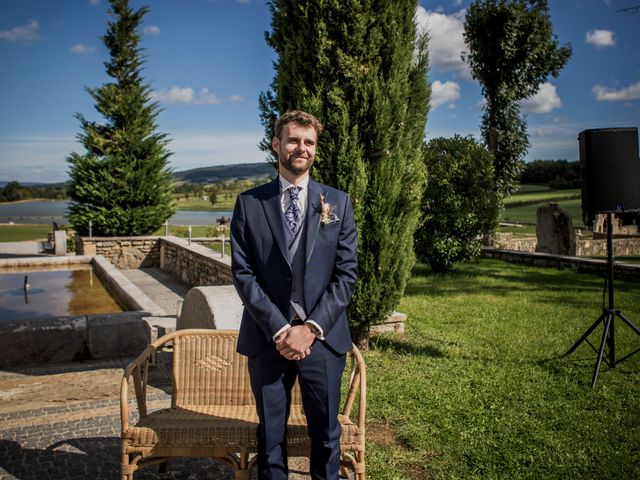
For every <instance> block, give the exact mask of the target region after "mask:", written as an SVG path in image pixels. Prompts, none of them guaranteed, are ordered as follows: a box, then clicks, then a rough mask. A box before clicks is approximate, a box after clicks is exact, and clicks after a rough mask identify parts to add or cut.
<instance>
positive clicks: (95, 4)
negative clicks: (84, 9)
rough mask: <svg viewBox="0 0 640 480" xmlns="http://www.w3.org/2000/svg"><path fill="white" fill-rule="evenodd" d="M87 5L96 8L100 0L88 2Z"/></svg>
mask: <svg viewBox="0 0 640 480" xmlns="http://www.w3.org/2000/svg"><path fill="white" fill-rule="evenodd" d="M89 4H90V5H93V6H94V7H97V6H98V5H99V4H100V0H89Z"/></svg>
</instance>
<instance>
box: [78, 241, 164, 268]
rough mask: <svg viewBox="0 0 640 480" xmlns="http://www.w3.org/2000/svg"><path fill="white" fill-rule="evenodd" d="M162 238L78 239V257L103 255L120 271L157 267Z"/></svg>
mask: <svg viewBox="0 0 640 480" xmlns="http://www.w3.org/2000/svg"><path fill="white" fill-rule="evenodd" d="M160 238H161V237H80V236H77V237H76V253H77V254H78V255H101V256H103V257H104V258H106V259H107V260H109V263H111V264H112V265H113V266H115V267H116V268H118V269H119V270H130V269H134V268H146V267H155V266H158V265H159V263H160Z"/></svg>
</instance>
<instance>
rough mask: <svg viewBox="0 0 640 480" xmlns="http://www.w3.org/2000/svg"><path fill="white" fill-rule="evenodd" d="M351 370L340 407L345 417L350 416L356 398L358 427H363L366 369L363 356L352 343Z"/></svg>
mask: <svg viewBox="0 0 640 480" xmlns="http://www.w3.org/2000/svg"><path fill="white" fill-rule="evenodd" d="M351 361H352V370H351V376H350V379H349V389H348V391H347V398H346V400H345V404H344V407H343V408H342V414H343V415H344V416H346V417H350V416H351V411H352V409H353V405H354V403H355V401H356V398H357V399H358V428H361V429H364V422H365V415H366V410H367V370H366V366H365V363H364V358H363V357H362V354H361V353H360V350H358V347H356V346H355V345H353V349H352V350H351Z"/></svg>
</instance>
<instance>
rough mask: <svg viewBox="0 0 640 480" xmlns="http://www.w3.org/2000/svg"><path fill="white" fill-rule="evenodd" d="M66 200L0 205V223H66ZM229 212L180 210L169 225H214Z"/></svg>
mask: <svg viewBox="0 0 640 480" xmlns="http://www.w3.org/2000/svg"><path fill="white" fill-rule="evenodd" d="M68 206H69V202H68V201H66V200H38V201H34V202H21V203H9V204H0V223H9V222H13V223H22V224H25V223H53V222H56V223H59V224H62V223H68V219H67V207H68ZM231 214H232V212H230V211H215V212H214V211H204V212H199V211H191V210H181V211H178V212H176V213H175V214H173V216H172V217H171V218H170V219H169V224H170V225H214V224H216V223H217V222H216V220H217V219H218V218H221V217H228V218H229V217H231Z"/></svg>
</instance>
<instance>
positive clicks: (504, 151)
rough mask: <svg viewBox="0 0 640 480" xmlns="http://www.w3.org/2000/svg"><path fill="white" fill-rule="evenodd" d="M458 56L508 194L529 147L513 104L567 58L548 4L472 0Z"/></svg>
mask: <svg viewBox="0 0 640 480" xmlns="http://www.w3.org/2000/svg"><path fill="white" fill-rule="evenodd" d="M464 39H465V42H466V44H467V48H468V49H469V51H468V52H467V53H466V54H464V55H463V58H464V59H465V60H466V61H467V63H468V64H469V67H470V68H471V74H472V75H473V77H474V78H475V79H476V80H478V81H479V82H480V84H481V85H482V93H483V95H484V97H485V101H486V104H485V107H484V114H483V116H482V125H481V130H482V136H483V138H484V141H485V143H486V145H487V146H488V148H489V151H490V152H491V153H492V154H493V156H494V164H495V175H496V179H497V188H498V190H499V191H500V193H501V195H502V196H503V197H504V196H508V195H510V194H511V193H513V191H514V189H515V187H516V184H517V179H518V177H519V175H520V172H521V170H522V158H523V157H524V155H525V154H526V152H527V150H528V148H529V140H528V136H527V125H526V121H525V119H524V117H523V116H522V115H520V107H519V105H518V102H519V101H521V100H523V99H525V98H528V97H531V96H532V95H535V94H536V93H537V92H538V89H539V87H540V84H542V83H543V82H544V81H545V80H546V79H547V77H548V76H549V75H552V76H553V77H557V76H558V75H559V74H560V70H561V69H562V68H563V67H564V65H565V64H566V63H567V61H568V60H569V58H570V57H571V47H570V46H569V45H564V46H559V44H558V40H557V38H556V36H555V35H554V34H553V25H552V23H551V18H550V16H549V7H548V5H547V0H475V1H473V2H472V3H471V6H470V7H469V9H468V11H467V15H466V19H465V27H464Z"/></svg>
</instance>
